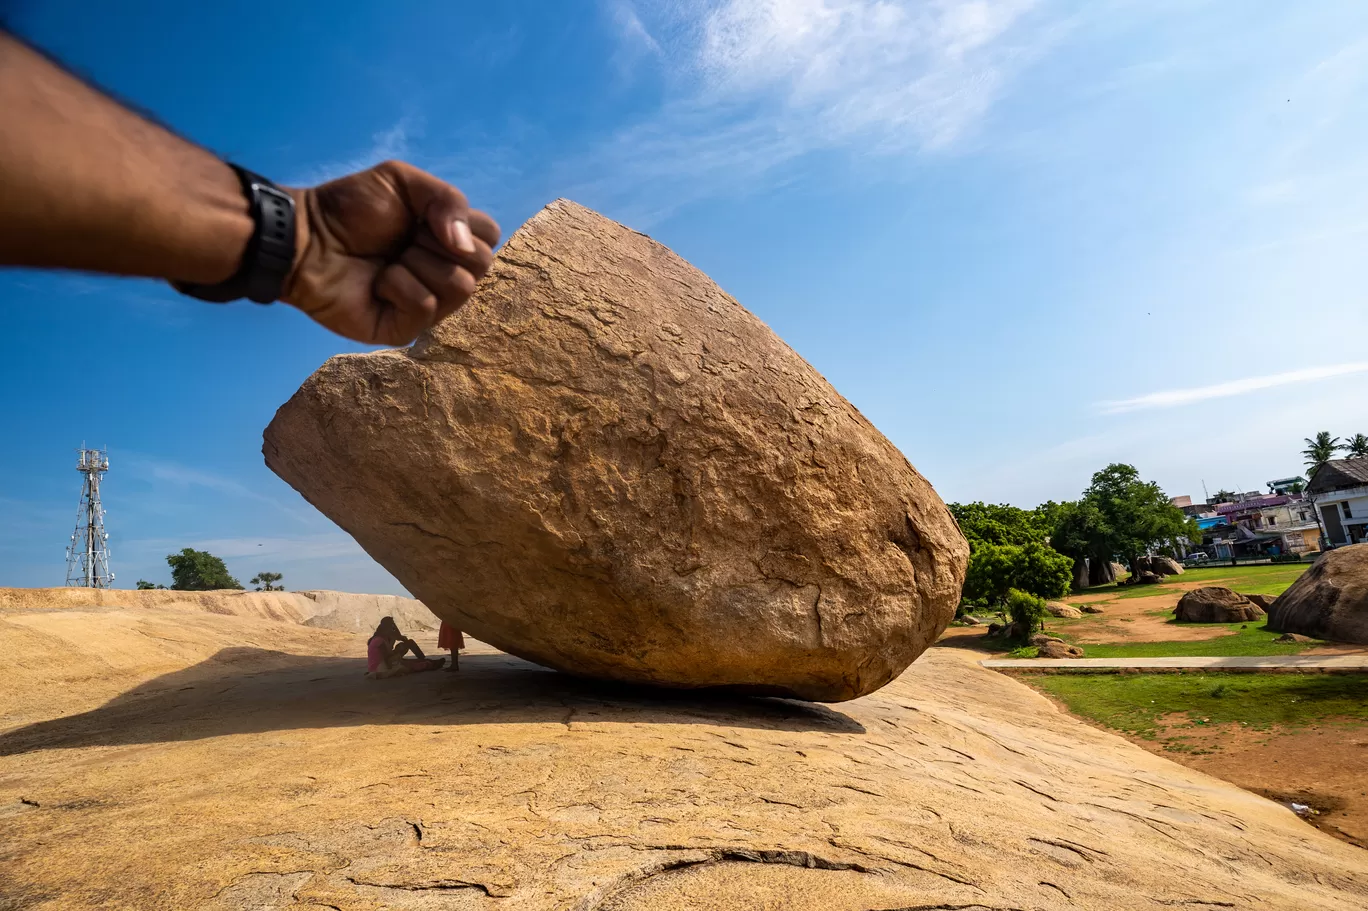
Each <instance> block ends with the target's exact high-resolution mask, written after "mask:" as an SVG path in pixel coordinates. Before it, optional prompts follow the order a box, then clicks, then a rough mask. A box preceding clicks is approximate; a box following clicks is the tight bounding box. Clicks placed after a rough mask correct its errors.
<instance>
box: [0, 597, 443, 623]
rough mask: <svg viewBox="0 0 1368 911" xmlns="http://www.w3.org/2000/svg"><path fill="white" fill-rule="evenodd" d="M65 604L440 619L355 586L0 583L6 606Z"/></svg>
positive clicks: (323, 619) (293, 616)
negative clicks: (195, 588) (145, 587)
mask: <svg viewBox="0 0 1368 911" xmlns="http://www.w3.org/2000/svg"><path fill="white" fill-rule="evenodd" d="M36 606H42V607H44V608H46V609H49V610H50V609H53V608H59V607H72V608H75V607H132V608H149V607H169V608H182V609H186V610H193V611H204V612H208V613H211V614H225V615H228V616H234V617H257V618H260V619H262V620H279V621H283V622H286V623H298V624H300V625H302V626H314V627H318V628H319V629H335V630H341V631H343V632H349V633H362V632H364V633H370V632H371V630H373V629H375V625H376V624H377V623H379V622H380V618H381V617H393V618H394V619H395V621H396V622H397V623H398V624H399V627H400V628H401V629H403V630H405V631H408V630H418V631H422V630H435V629H437V626H438V623H439V621H438V619H437V617H436V616H434V615H433V613H432V611H430V610H428V609H427V608H426V607H424V606H423V604H422V602H420V601H415V600H414V599H413V598H403V597H400V596H397V595H359V594H352V593H350V592H333V591H297V592H253V591H237V590H229V589H225V590H223V591H208V592H182V591H171V590H166V589H155V590H151V591H129V590H127V589H94V588H0V609H4V608H15V607H36Z"/></svg>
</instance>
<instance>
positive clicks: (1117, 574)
mask: <svg viewBox="0 0 1368 911" xmlns="http://www.w3.org/2000/svg"><path fill="white" fill-rule="evenodd" d="M1111 571H1112V578H1114V579H1120V578H1121V577H1122V576H1124V575H1125V574H1126V567H1125V566H1123V565H1122V564H1120V563H1113V564H1112V565H1111Z"/></svg>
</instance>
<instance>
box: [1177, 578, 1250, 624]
mask: <svg viewBox="0 0 1368 911" xmlns="http://www.w3.org/2000/svg"><path fill="white" fill-rule="evenodd" d="M1263 614H1264V612H1263V608H1261V607H1259V605H1257V604H1255V603H1254V602H1252V601H1250V600H1248V599H1247V598H1245V596H1244V595H1240V594H1236V593H1235V592H1233V591H1231V590H1230V589H1228V588H1222V587H1221V586H1219V585H1209V586H1207V587H1205V588H1197V589H1193V590H1192V591H1190V592H1188V593H1187V594H1185V595H1183V597H1182V598H1180V599H1179V600H1178V606H1177V607H1175V608H1174V609H1173V618H1174V619H1175V620H1177V621H1178V622H1179V623H1243V622H1247V621H1249V620H1257V619H1259V618H1260V617H1262V616H1263Z"/></svg>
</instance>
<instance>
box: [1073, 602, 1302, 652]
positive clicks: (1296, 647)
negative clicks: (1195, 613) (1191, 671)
mask: <svg viewBox="0 0 1368 911" xmlns="http://www.w3.org/2000/svg"><path fill="white" fill-rule="evenodd" d="M1166 613H1168V612H1166ZM1255 623H1259V621H1255ZM1182 625H1183V626H1195V627H1198V628H1199V629H1213V630H1215V629H1228V630H1232V633H1231V634H1230V635H1228V636H1217V637H1216V638H1214V639H1198V640H1195V641H1180V642H1126V643H1112V644H1101V645H1098V644H1094V643H1091V642H1090V643H1087V644H1085V645H1084V646H1083V649H1084V651H1086V652H1087V654H1088V657H1089V658H1192V657H1198V658H1226V657H1232V656H1237V655H1249V656H1256V657H1262V656H1265V655H1295V654H1297V653H1299V652H1303V651H1305V650H1306V649H1308V648H1314V647H1316V646H1317V645H1324V643H1323V642H1319V641H1312V642H1274V641H1273V640H1274V639H1277V638H1278V637H1279V636H1281V635H1282V633H1275V632H1273V631H1272V630H1270V629H1268V628H1267V627H1265V626H1264V625H1263V624H1262V623H1259V625H1258V626H1255V625H1254V623H1250V624H1249V625H1248V628H1246V629H1240V627H1241V625H1242V624H1239V623H1184V624H1182ZM1059 638H1061V639H1068V638H1069V636H1067V635H1066V634H1064V633H1061V634H1060V636H1059Z"/></svg>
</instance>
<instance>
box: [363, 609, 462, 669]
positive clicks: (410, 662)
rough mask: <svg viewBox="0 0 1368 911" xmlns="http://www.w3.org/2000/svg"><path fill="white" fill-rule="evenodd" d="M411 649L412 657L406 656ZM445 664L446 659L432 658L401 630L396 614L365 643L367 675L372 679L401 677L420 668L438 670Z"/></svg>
mask: <svg viewBox="0 0 1368 911" xmlns="http://www.w3.org/2000/svg"><path fill="white" fill-rule="evenodd" d="M405 652H412V653H413V657H412V658H405V657H404V653H405ZM444 664H446V659H445V658H429V657H427V656H426V655H424V654H423V650H422V649H421V648H419V647H418V643H417V642H414V641H413V640H412V639H409V638H408V637H406V636H405V635H404V634H403V633H401V632H400V631H399V624H397V623H395V622H394V618H393V617H384V618H382V619H381V620H380V624H379V625H378V626H376V627H375V632H374V633H372V634H371V637H370V640H369V641H368V642H367V643H366V676H367V677H369V678H370V679H371V680H383V679H384V678H386V677H402V676H404V675H405V674H416V673H419V672H420V671H435V670H437V669H438V668H439V667H441V666H442V665H444Z"/></svg>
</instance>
